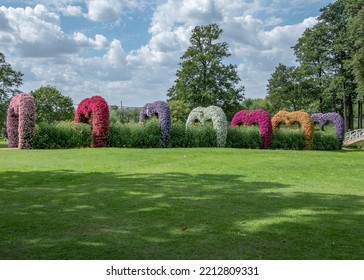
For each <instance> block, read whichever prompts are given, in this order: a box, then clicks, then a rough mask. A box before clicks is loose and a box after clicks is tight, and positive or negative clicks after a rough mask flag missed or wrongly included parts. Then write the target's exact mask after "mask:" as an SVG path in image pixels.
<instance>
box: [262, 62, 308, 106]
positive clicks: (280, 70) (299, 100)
mask: <svg viewBox="0 0 364 280" xmlns="http://www.w3.org/2000/svg"><path fill="white" fill-rule="evenodd" d="M312 88H313V86H312V83H311V82H310V80H307V79H306V78H305V77H304V75H303V72H302V71H301V69H300V68H299V67H294V66H290V67H288V66H286V65H283V64H279V66H278V67H276V69H275V72H274V73H273V74H272V77H271V78H270V79H269V81H268V89H267V90H268V100H269V102H270V104H271V106H272V107H273V108H274V110H275V111H278V110H287V111H297V110H302V109H305V110H307V109H308V107H309V104H310V103H311V102H312Z"/></svg>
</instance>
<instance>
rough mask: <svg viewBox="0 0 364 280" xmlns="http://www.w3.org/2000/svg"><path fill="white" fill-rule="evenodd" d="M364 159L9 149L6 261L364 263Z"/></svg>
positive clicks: (3, 160)
mask: <svg viewBox="0 0 364 280" xmlns="http://www.w3.org/2000/svg"><path fill="white" fill-rule="evenodd" d="M363 234H364V151H355V150H354V151H340V152H317V151H274V150H267V151H263V150H240V149H217V148H212V149H202V148H201V149H144V150H142V149H111V148H110V149H76V150H0V259H364V249H363V248H364V238H363Z"/></svg>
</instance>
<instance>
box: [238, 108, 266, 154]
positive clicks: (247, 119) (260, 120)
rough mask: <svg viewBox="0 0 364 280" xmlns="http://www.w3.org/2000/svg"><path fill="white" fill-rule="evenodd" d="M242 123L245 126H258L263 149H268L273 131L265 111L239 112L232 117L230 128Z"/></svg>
mask: <svg viewBox="0 0 364 280" xmlns="http://www.w3.org/2000/svg"><path fill="white" fill-rule="evenodd" d="M242 123H243V124H245V125H247V126H250V125H252V124H258V125H259V131H260V136H261V137H262V140H263V149H268V148H269V146H270V144H271V143H272V138H273V129H272V122H271V119H270V115H269V113H268V112H267V111H265V110H263V109H257V110H254V111H251V112H250V111H248V110H241V111H239V112H237V113H236V114H235V116H234V117H233V119H232V121H231V126H236V125H239V124H242Z"/></svg>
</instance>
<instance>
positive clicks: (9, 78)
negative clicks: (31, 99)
mask: <svg viewBox="0 0 364 280" xmlns="http://www.w3.org/2000/svg"><path fill="white" fill-rule="evenodd" d="M22 77H23V73H21V72H18V71H15V70H14V69H13V68H12V66H11V65H10V64H9V63H7V62H6V60H5V56H4V54H3V53H1V52H0V131H1V130H2V129H3V128H4V127H5V126H6V125H5V123H6V110H7V108H8V105H9V102H10V99H11V97H13V96H14V95H16V94H18V93H20V91H19V90H18V87H19V86H21V85H22V80H23V79H22Z"/></svg>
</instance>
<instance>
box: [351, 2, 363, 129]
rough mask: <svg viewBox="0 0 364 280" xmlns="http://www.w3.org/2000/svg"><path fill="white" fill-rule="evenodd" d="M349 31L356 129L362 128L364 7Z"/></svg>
mask: <svg viewBox="0 0 364 280" xmlns="http://www.w3.org/2000/svg"><path fill="white" fill-rule="evenodd" d="M350 30H351V33H352V35H353V36H355V43H354V48H355V49H354V55H353V60H352V62H351V63H352V67H353V72H354V77H355V82H356V84H357V88H356V92H357V94H358V95H357V102H358V128H363V101H364V48H363V46H364V6H363V7H362V9H361V10H360V11H359V12H358V13H357V15H356V16H355V17H354V19H353V20H352V22H351V23H350Z"/></svg>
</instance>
